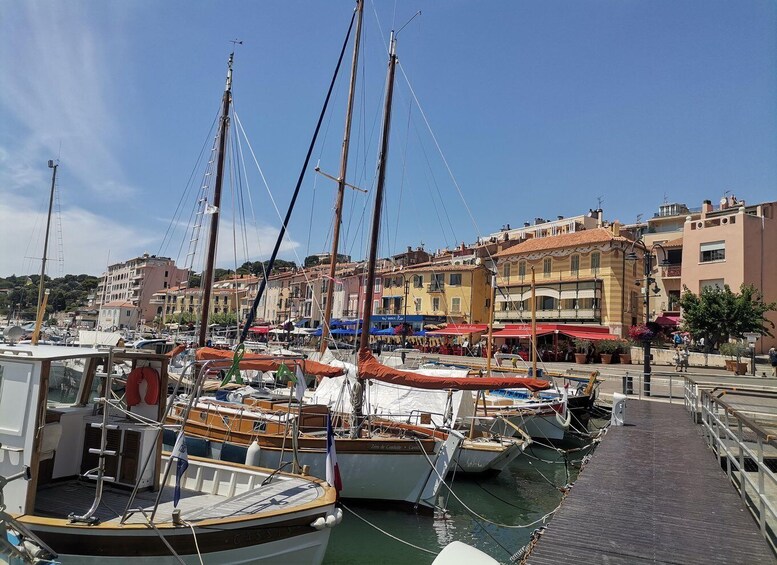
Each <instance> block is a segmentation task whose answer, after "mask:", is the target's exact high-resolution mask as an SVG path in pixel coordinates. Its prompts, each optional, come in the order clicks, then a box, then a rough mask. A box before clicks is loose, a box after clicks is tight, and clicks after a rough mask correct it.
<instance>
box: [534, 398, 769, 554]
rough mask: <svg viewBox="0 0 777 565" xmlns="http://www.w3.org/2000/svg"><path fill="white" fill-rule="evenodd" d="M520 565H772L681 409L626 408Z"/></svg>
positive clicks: (631, 403)
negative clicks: (622, 420)
mask: <svg viewBox="0 0 777 565" xmlns="http://www.w3.org/2000/svg"><path fill="white" fill-rule="evenodd" d="M626 423H627V425H626V426H624V427H617V428H611V429H610V430H609V431H608V432H607V435H606V436H605V437H604V439H603V440H602V443H601V445H600V446H599V447H598V448H597V450H596V451H595V452H594V454H593V457H592V459H591V461H590V462H589V463H588V464H587V465H586V467H585V468H584V469H583V471H582V472H581V474H580V476H579V477H578V479H577V482H576V483H575V486H574V487H573V488H572V490H571V492H570V493H569V495H568V496H567V498H566V500H564V502H563V504H562V506H561V508H560V510H559V511H558V512H557V513H556V515H555V516H554V517H553V518H552V519H551V521H550V525H549V527H548V529H547V531H546V532H545V533H544V534H543V535H542V537H541V538H540V540H539V542H538V543H537V545H536V546H535V548H534V551H533V552H532V554H531V555H530V556H529V559H528V563H529V564H530V565H544V564H547V565H551V564H552V565H563V564H575V565H578V564H580V563H607V564H608V565H613V564H635V565H640V564H647V563H671V564H696V563H698V564H700V565H701V564H710V563H727V564H730V563H741V564H747V565H752V564H760V563H777V558H775V555H774V553H773V552H772V551H771V549H770V548H769V546H768V544H767V543H766V541H765V540H764V539H763V537H761V534H760V532H759V530H758V526H757V524H756V522H755V520H754V519H753V517H752V516H751V514H750V513H749V511H748V510H747V509H746V508H745V506H744V505H743V503H742V500H741V498H740V496H739V494H738V493H737V491H736V490H735V489H734V486H733V485H732V484H731V483H730V482H729V481H728V479H727V477H726V475H725V473H724V472H723V470H722V469H721V468H720V466H719V465H718V462H717V460H716V457H715V455H714V453H712V451H710V450H709V449H707V446H706V444H705V443H704V440H703V438H702V436H701V430H700V428H699V426H697V425H695V424H694V423H693V422H692V420H691V417H690V415H689V414H688V413H687V412H686V411H685V408H684V407H683V406H682V405H677V404H674V405H672V404H666V403H661V402H649V401H637V400H633V399H629V400H628V401H627V405H626Z"/></svg>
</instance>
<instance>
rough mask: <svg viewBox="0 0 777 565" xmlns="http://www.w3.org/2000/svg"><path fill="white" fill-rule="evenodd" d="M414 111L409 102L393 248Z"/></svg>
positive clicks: (397, 229)
mask: <svg viewBox="0 0 777 565" xmlns="http://www.w3.org/2000/svg"><path fill="white" fill-rule="evenodd" d="M412 113H413V105H412V104H408V106H407V125H406V127H407V129H406V130H405V147H404V150H403V151H402V175H401V177H400V181H399V198H398V199H397V222H396V225H395V226H394V245H393V246H392V248H391V249H395V250H396V249H397V236H398V235H399V218H400V217H401V216H402V213H401V210H402V193H403V192H404V189H405V178H406V176H405V174H406V173H407V147H408V145H409V140H410V121H411V116H412Z"/></svg>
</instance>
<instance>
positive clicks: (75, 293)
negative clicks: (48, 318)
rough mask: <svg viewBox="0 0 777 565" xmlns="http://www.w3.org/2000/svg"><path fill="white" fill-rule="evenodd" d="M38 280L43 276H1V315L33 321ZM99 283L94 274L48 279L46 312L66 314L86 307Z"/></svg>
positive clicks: (36, 301)
mask: <svg viewBox="0 0 777 565" xmlns="http://www.w3.org/2000/svg"><path fill="white" fill-rule="evenodd" d="M39 280H40V275H29V276H26V275H22V276H16V275H11V276H10V277H6V278H2V277H0V316H3V317H5V316H8V315H9V313H11V311H13V312H15V313H16V315H18V316H19V317H21V318H25V319H29V320H32V319H34V318H35V308H36V306H37V303H38V281H39ZM99 280H100V279H99V278H98V277H93V276H91V275H65V276H63V277H58V278H55V279H51V278H49V277H46V288H48V289H49V290H50V294H49V301H48V306H47V307H46V312H47V313H49V314H52V313H55V312H67V311H71V310H76V309H78V308H79V307H81V306H84V305H85V304H86V301H87V296H88V295H89V294H90V293H93V292H94V291H95V289H96V288H97V283H98V282H99Z"/></svg>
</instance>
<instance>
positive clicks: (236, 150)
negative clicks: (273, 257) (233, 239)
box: [232, 128, 250, 262]
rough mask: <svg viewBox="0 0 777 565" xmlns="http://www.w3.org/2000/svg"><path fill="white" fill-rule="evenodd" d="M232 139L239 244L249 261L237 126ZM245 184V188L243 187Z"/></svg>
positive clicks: (242, 167) (243, 180) (242, 173)
mask: <svg viewBox="0 0 777 565" xmlns="http://www.w3.org/2000/svg"><path fill="white" fill-rule="evenodd" d="M232 135H233V136H234V141H233V142H232V148H233V149H232V150H233V152H234V154H235V156H234V158H235V161H236V163H237V166H236V171H237V174H236V179H237V183H238V187H239V188H238V192H237V195H238V206H240V222H241V224H242V226H243V229H242V230H241V231H240V233H241V236H242V237H241V242H240V243H241V244H242V246H243V256H244V257H245V261H246V262H248V261H249V257H250V253H249V250H248V222H246V209H245V192H246V191H247V190H248V186H247V183H248V179H247V177H246V175H245V174H244V172H245V162H244V161H243V154H242V152H241V151H240V147H239V143H240V134H239V132H238V131H237V128H233V133H232ZM244 186H245V188H244Z"/></svg>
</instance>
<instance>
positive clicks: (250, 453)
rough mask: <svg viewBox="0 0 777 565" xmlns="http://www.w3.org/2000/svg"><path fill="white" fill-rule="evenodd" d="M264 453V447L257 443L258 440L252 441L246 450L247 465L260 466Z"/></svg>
mask: <svg viewBox="0 0 777 565" xmlns="http://www.w3.org/2000/svg"><path fill="white" fill-rule="evenodd" d="M261 454H262V448H261V447H260V446H259V443H257V441H256V440H254V441H252V442H251V445H249V446H248V449H247V450H246V465H250V466H251V467H258V466H259V457H260V456H261Z"/></svg>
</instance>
